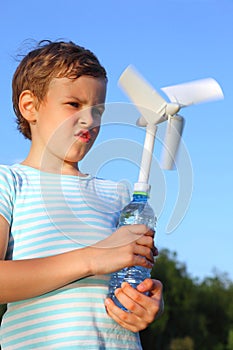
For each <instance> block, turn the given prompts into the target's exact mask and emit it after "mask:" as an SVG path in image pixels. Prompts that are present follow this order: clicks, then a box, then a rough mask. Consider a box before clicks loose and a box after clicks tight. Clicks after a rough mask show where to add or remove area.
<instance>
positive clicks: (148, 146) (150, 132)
mask: <svg viewBox="0 0 233 350" xmlns="http://www.w3.org/2000/svg"><path fill="white" fill-rule="evenodd" d="M156 130H157V126H156V125H154V124H147V127H146V136H145V141H144V148H143V153H142V160H141V166H140V172H139V178H138V182H143V183H148V179H149V175H150V167H151V161H152V155H153V150H154V143H155V134H156Z"/></svg>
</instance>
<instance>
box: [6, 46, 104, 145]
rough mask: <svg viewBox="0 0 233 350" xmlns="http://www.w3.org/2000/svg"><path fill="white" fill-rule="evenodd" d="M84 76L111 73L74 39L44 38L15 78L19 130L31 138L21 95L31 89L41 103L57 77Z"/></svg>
mask: <svg viewBox="0 0 233 350" xmlns="http://www.w3.org/2000/svg"><path fill="white" fill-rule="evenodd" d="M82 75H89V76H92V77H97V78H103V79H105V80H106V81H107V74H106V71H105V69H104V67H102V66H101V64H100V62H99V60H98V59H97V57H96V56H95V55H94V54H93V53H92V52H91V51H89V50H87V49H85V48H84V47H81V46H79V45H76V44H75V43H73V42H72V41H69V42H64V41H55V42H52V41H50V40H42V41H40V42H39V43H38V45H37V47H36V48H35V49H34V50H32V51H30V52H29V53H28V54H27V55H26V56H25V57H24V58H23V60H22V61H21V62H20V64H19V66H18V68H17V69H16V71H15V74H14V76H13V80H12V101H13V108H14V111H15V114H16V116H17V124H18V129H19V131H20V132H21V133H22V134H23V135H24V136H25V138H28V139H31V130H30V126H29V123H28V122H27V120H26V119H24V117H23V116H22V115H21V113H20V110H19V97H20V94H21V93H22V92H23V91H24V90H30V91H31V92H32V93H33V94H34V96H35V97H36V99H37V102H38V106H39V104H40V103H41V102H42V101H43V99H44V97H45V96H46V94H47V92H48V88H49V84H50V82H51V80H52V79H53V78H63V77H67V78H70V79H77V78H79V77H80V76H82Z"/></svg>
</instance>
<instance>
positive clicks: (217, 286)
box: [141, 250, 233, 350]
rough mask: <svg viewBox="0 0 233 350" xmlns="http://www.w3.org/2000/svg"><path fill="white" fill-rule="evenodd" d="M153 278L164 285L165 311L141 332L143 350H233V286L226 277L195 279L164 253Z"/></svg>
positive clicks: (155, 268) (174, 255) (158, 260)
mask: <svg viewBox="0 0 233 350" xmlns="http://www.w3.org/2000/svg"><path fill="white" fill-rule="evenodd" d="M152 277H153V278H156V279H159V280H161V281H162V283H163V286H164V302H165V309H164V313H163V315H162V316H161V317H160V319H158V320H155V321H154V322H153V323H152V324H151V325H150V326H149V327H148V329H147V330H145V331H143V332H141V339H142V344H143V349H144V350H154V349H155V350H178V349H181V350H186V349H187V350H233V345H232V344H233V334H232V329H233V283H232V282H231V281H230V280H229V279H228V278H227V276H226V275H225V274H219V273H218V272H217V271H215V273H214V277H212V278H205V279H204V280H203V281H202V282H200V281H198V280H197V279H192V278H191V277H190V276H189V274H188V273H187V269H186V266H185V265H184V264H183V263H180V262H179V261H178V260H177V255H176V253H174V252H169V251H168V250H162V251H161V252H160V255H159V257H158V258H157V261H156V264H155V266H154V268H153V270H152Z"/></svg>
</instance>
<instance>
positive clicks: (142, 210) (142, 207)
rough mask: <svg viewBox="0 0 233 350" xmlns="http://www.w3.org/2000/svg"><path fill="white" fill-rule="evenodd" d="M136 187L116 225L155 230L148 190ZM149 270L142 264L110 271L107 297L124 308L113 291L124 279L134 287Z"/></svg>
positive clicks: (146, 275)
mask: <svg viewBox="0 0 233 350" xmlns="http://www.w3.org/2000/svg"><path fill="white" fill-rule="evenodd" d="M136 189H137V190H136V191H134V193H133V199H132V201H131V202H130V203H129V204H128V205H127V206H126V207H125V208H124V209H123V210H122V212H121V215H120V219H119V225H118V227H120V226H123V225H131V224H145V225H147V226H148V227H149V228H150V229H152V230H154V231H155V225H156V217H155V214H154V211H153V209H152V208H151V206H150V205H149V203H148V197H149V190H147V191H146V192H144V191H139V190H138V188H137V187H136ZM139 189H140V188H139ZM150 272H151V269H148V268H145V267H142V266H132V267H126V268H124V269H122V270H120V271H117V272H114V273H112V274H111V278H110V282H109V293H108V297H110V298H111V299H112V300H113V301H114V303H115V304H116V305H117V306H119V307H121V308H122V309H123V310H126V309H125V308H124V306H123V305H122V304H121V303H120V302H119V301H118V299H117V297H116V296H115V294H114V291H115V290H116V289H117V288H119V287H120V286H121V284H122V282H124V281H125V282H128V283H129V284H130V285H131V286H132V287H134V288H136V287H137V285H138V284H140V283H141V282H142V281H144V280H145V279H146V278H150Z"/></svg>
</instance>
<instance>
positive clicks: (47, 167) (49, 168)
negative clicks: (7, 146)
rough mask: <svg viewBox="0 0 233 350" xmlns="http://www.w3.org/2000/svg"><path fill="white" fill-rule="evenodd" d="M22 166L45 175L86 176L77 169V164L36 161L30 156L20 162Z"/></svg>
mask: <svg viewBox="0 0 233 350" xmlns="http://www.w3.org/2000/svg"><path fill="white" fill-rule="evenodd" d="M21 164H22V165H26V166H29V167H31V168H35V169H38V170H41V171H43V172H47V173H53V174H63V175H74V176H81V177H85V176H87V174H83V173H82V172H81V171H80V170H79V168H78V163H71V162H64V161H63V162H62V161H60V160H58V161H57V162H48V161H46V162H45V161H39V162H38V161H36V160H35V159H33V158H31V157H30V154H29V155H28V156H27V158H26V159H25V160H24V161H22V162H21Z"/></svg>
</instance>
